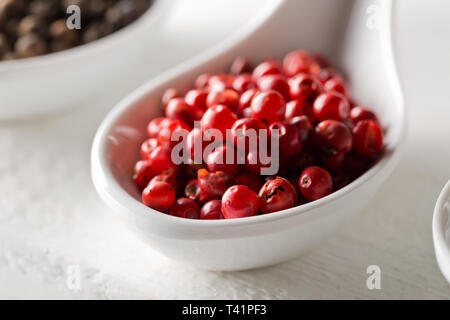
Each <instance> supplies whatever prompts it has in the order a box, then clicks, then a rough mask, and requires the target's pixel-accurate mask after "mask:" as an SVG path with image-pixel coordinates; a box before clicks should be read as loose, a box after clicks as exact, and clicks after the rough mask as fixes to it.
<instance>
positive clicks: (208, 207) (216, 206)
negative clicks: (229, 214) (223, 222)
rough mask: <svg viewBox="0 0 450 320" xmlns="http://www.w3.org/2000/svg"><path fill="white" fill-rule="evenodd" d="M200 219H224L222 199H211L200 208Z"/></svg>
mask: <svg viewBox="0 0 450 320" xmlns="http://www.w3.org/2000/svg"><path fill="white" fill-rule="evenodd" d="M200 219H203V220H218V219H223V215H222V201H220V200H211V201H208V202H207V203H205V204H204V205H203V207H202V209H201V210H200Z"/></svg>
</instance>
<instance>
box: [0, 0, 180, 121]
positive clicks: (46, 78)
mask: <svg viewBox="0 0 450 320" xmlns="http://www.w3.org/2000/svg"><path fill="white" fill-rule="evenodd" d="M170 5H171V1H155V3H154V4H153V5H152V7H151V8H150V9H149V10H148V11H147V12H146V13H145V14H144V15H143V16H142V17H141V18H140V19H139V20H137V21H136V22H134V23H132V24H130V25H129V26H127V27H125V28H124V29H122V30H119V31H118V32H115V33H113V34H111V35H109V36H107V37H105V38H103V39H100V40H97V41H94V42H92V43H89V44H86V45H83V46H79V47H76V48H73V49H70V50H65V51H61V52H57V53H52V54H48V55H44V56H39V57H34V58H28V59H22V60H13V61H2V62H0V101H1V102H0V120H6V121H8V120H16V119H20V118H24V117H30V116H36V115H43V114H48V113H51V112H53V111H57V110H63V109H65V108H70V107H75V106H77V104H78V103H81V102H82V101H86V99H88V98H90V97H93V96H95V95H101V94H105V93H107V91H108V89H107V88H108V87H109V86H110V85H111V84H112V83H113V82H114V81H117V78H119V77H121V76H122V75H123V72H124V70H126V68H128V67H129V61H134V60H136V59H140V60H142V59H143V58H145V57H146V56H145V55H147V54H148V52H146V51H145V50H144V48H143V41H144V40H146V41H151V39H152V37H155V36H157V30H152V25H154V24H155V23H157V22H158V21H159V19H160V18H161V17H162V16H163V15H164V14H163V13H164V12H165V11H167V10H168V8H169V6H170ZM149 30H151V32H149Z"/></svg>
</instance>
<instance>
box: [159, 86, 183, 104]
mask: <svg viewBox="0 0 450 320" xmlns="http://www.w3.org/2000/svg"><path fill="white" fill-rule="evenodd" d="M178 97H180V94H179V93H178V90H177V89H175V88H169V89H167V90H166V91H164V93H163V96H162V99H161V102H162V104H163V106H165V105H167V104H168V103H169V101H170V100H171V99H173V98H178Z"/></svg>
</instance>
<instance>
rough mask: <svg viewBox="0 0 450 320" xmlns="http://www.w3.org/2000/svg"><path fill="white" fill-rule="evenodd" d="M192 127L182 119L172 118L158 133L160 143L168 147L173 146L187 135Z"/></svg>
mask: <svg viewBox="0 0 450 320" xmlns="http://www.w3.org/2000/svg"><path fill="white" fill-rule="evenodd" d="M189 131H191V127H190V126H189V125H188V124H186V123H185V122H184V121H182V120H172V119H170V120H169V121H168V122H167V124H166V126H164V127H162V128H161V130H160V132H159V135H158V143H159V144H160V145H163V146H166V147H173V146H175V145H176V144H178V143H180V141H182V140H183V139H185V138H186V137H187V135H188V134H189Z"/></svg>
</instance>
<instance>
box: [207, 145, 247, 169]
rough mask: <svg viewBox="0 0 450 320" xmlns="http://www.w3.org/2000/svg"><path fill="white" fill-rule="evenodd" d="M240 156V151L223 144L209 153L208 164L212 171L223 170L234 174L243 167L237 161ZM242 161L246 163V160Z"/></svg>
mask: <svg viewBox="0 0 450 320" xmlns="http://www.w3.org/2000/svg"><path fill="white" fill-rule="evenodd" d="M227 154H228V155H227ZM238 157H240V155H239V152H238V151H237V150H236V149H235V148H234V147H230V146H227V145H223V146H221V147H219V148H216V149H215V150H214V151H213V152H211V153H210V154H209V155H208V158H207V160H206V164H207V166H208V169H209V171H211V172H216V171H222V172H225V173H226V174H228V175H230V176H233V175H235V174H236V173H237V172H238V171H239V169H240V167H241V165H240V164H238V161H237V159H238ZM230 158H231V159H230ZM241 162H242V163H244V161H241Z"/></svg>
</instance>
